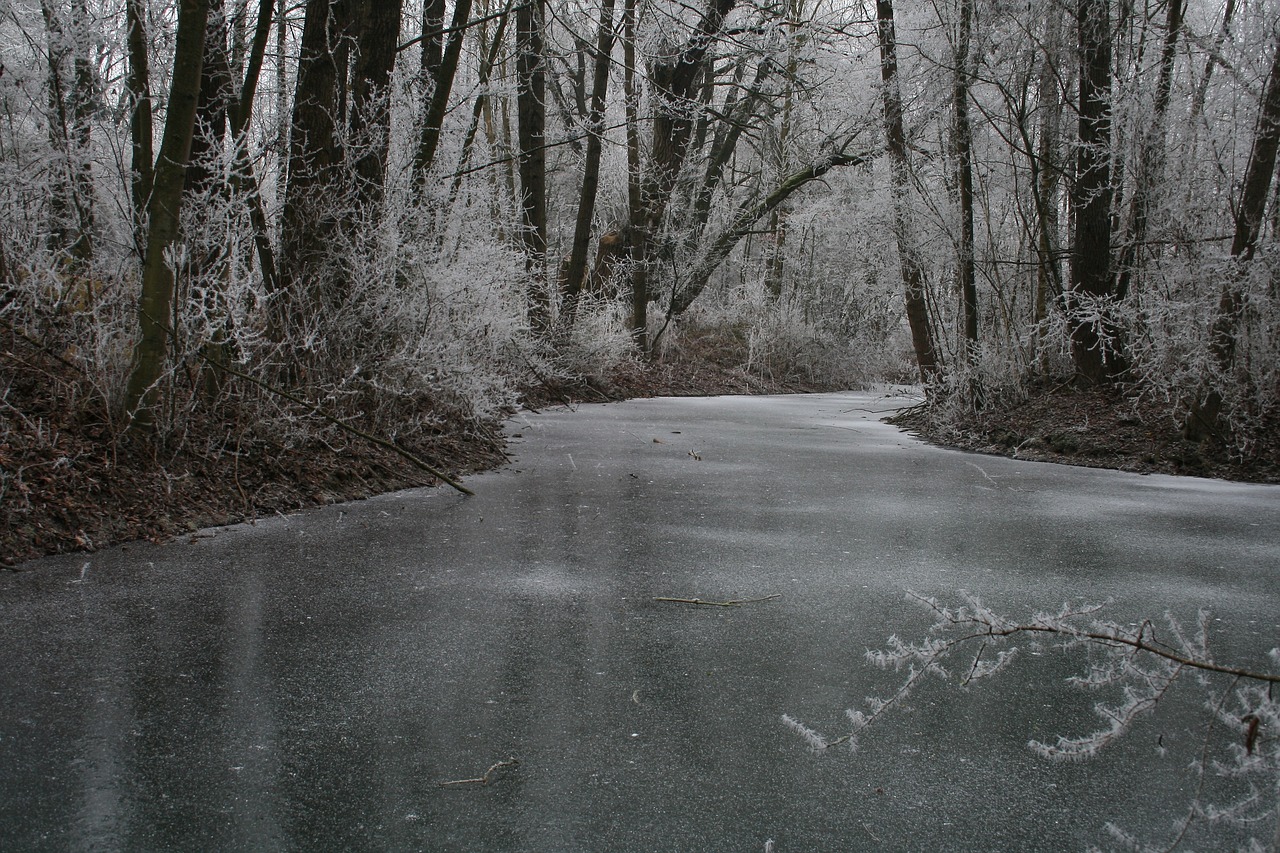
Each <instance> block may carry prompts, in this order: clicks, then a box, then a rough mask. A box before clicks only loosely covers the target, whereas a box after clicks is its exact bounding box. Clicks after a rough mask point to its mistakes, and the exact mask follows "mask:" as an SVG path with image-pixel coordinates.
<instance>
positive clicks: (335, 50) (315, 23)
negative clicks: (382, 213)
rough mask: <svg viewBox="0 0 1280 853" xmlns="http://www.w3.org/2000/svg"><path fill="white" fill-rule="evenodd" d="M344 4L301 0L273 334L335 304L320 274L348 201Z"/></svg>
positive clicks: (333, 291) (333, 288) (333, 286)
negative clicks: (342, 138) (343, 135)
mask: <svg viewBox="0 0 1280 853" xmlns="http://www.w3.org/2000/svg"><path fill="white" fill-rule="evenodd" d="M346 13H347V5H346V2H345V0H307V8H306V17H305V19H304V21H303V27H302V47H301V53H300V56H299V58H298V78H297V85H296V89H295V95H294V102H293V119H292V122H291V125H290V134H289V177H288V183H287V185H286V189H285V199H284V210H283V212H282V214H281V235H280V254H281V265H282V267H283V269H282V270H281V273H282V275H283V276H284V277H286V278H287V282H288V283H287V284H284V283H283V282H282V284H284V286H283V287H282V289H281V291H280V292H279V293H278V294H277V303H278V304H277V306H276V310H275V312H274V314H275V316H274V317H273V321H274V322H273V328H272V332H271V337H272V338H273V339H275V340H277V341H280V340H283V336H284V333H285V329H286V328H287V326H288V324H289V323H290V322H292V321H295V320H298V319H300V318H301V314H300V312H302V311H303V310H304V306H305V305H306V303H307V302H308V301H309V302H312V303H317V304H318V303H320V302H322V301H324V300H327V299H337V298H338V297H339V296H340V294H339V293H338V292H337V287H338V285H337V282H335V281H332V280H330V279H331V278H332V276H331V275H329V273H328V271H327V270H326V266H327V265H328V262H329V261H330V260H331V257H330V256H331V252H332V250H333V249H334V248H335V246H336V243H337V239H336V238H337V237H338V235H339V225H340V223H341V219H342V216H343V215H344V211H345V210H346V208H347V206H348V205H349V204H350V201H351V200H350V198H348V193H347V192H346V191H345V187H344V184H345V182H344V181H343V180H342V152H341V151H340V150H339V146H338V127H337V124H336V122H337V121H339V120H340V118H339V117H340V116H341V115H342V112H341V104H340V99H339V91H338V90H339V84H340V76H341V75H340V67H342V66H343V65H344V64H345V63H344V62H343V61H342V60H341V57H340V55H339V54H340V48H341V45H342V44H343V43H344V42H345V40H346V38H347V35H348V30H349V27H348V21H347V18H346Z"/></svg>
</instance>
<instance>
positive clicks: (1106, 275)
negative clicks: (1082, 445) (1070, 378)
mask: <svg viewBox="0 0 1280 853" xmlns="http://www.w3.org/2000/svg"><path fill="white" fill-rule="evenodd" d="M1076 25H1077V34H1078V37H1079V41H1078V45H1079V56H1080V84H1079V102H1078V109H1079V123H1078V135H1077V149H1076V175H1075V183H1074V185H1073V186H1072V188H1071V206H1072V212H1073V214H1074V217H1075V233H1074V236H1073V239H1072V247H1071V293H1070V294H1069V298H1068V305H1067V307H1068V312H1069V314H1070V317H1069V322H1070V328H1071V357H1072V360H1073V361H1074V362H1075V367H1076V372H1077V374H1078V375H1079V376H1080V377H1081V378H1082V379H1083V380H1085V381H1086V382H1091V383H1098V382H1105V381H1107V380H1109V379H1112V378H1114V377H1115V376H1117V375H1118V374H1119V373H1120V372H1122V371H1123V369H1124V359H1123V354H1122V353H1121V352H1118V351H1117V350H1116V347H1115V345H1114V342H1113V341H1114V335H1115V334H1116V330H1115V327H1114V323H1113V322H1112V319H1111V304H1112V296H1113V279H1112V275H1111V273H1112V266H1111V238H1112V219H1111V202H1112V195H1113V190H1112V185H1111V8H1110V2H1109V0H1077V3H1076ZM1107 338H1112V340H1111V341H1109V340H1107Z"/></svg>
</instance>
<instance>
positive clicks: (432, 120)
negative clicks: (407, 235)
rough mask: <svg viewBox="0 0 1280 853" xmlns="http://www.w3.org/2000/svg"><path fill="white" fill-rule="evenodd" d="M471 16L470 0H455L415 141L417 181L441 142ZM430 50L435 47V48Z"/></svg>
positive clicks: (429, 163)
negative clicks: (429, 96)
mask: <svg viewBox="0 0 1280 853" xmlns="http://www.w3.org/2000/svg"><path fill="white" fill-rule="evenodd" d="M375 2H376V0H375ZM470 16H471V0H455V3H454V7H453V23H452V24H451V25H450V29H451V30H452V31H453V32H451V33H450V34H449V42H448V44H447V45H446V46H445V48H444V53H443V55H442V57H441V59H440V63H439V66H438V68H437V70H436V73H435V75H434V76H433V77H432V83H433V85H432V87H431V99H430V100H429V101H428V102H427V108H426V112H425V114H424V116H423V119H422V135H421V137H420V138H419V140H418V153H417V155H416V156H415V157H414V161H413V170H414V175H415V176H416V177H417V180H418V181H423V180H425V178H426V175H427V172H428V171H429V170H430V169H431V164H432V163H433V162H435V157H436V148H437V146H439V144H440V132H441V129H442V127H443V125H444V115H445V112H447V111H448V108H449V94H450V92H452V91H453V78H454V77H455V76H457V73H458V60H459V57H461V56H462V40H463V37H464V36H465V35H466V24H467V19H468V18H470ZM432 49H433V50H434V47H433V48H432ZM425 51H426V47H425V46H424V54H423V56H424V59H423V61H424V63H425V62H426V53H425ZM433 62H434V57H433Z"/></svg>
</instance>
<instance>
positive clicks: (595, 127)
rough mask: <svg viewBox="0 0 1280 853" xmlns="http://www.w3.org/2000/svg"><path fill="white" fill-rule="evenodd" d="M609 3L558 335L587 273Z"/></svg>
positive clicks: (569, 322) (609, 38)
mask: <svg viewBox="0 0 1280 853" xmlns="http://www.w3.org/2000/svg"><path fill="white" fill-rule="evenodd" d="M613 7H614V0H601V3H600V32H599V35H598V36H597V37H596V51H595V52H596V56H595V73H594V75H593V77H592V82H591V106H590V110H589V112H588V113H587V133H588V136H587V153H586V160H585V162H584V163H583V167H582V193H581V195H580V196H579V199H578V218H577V221H576V222H575V223H574V228H573V246H572V248H571V249H570V251H569V263H568V265H567V269H566V271H565V275H564V278H563V281H562V284H561V286H562V288H563V293H564V307H563V310H562V312H561V335H562V336H563V337H564V338H566V339H567V338H568V335H569V333H570V331H572V329H573V322H574V319H575V317H576V314H577V309H578V298H579V296H580V295H581V293H582V282H583V279H584V278H585V277H586V274H587V244H588V243H590V242H591V223H592V221H593V219H594V218H595V210H596V190H597V189H598V187H599V185H600V149H601V144H602V143H601V137H602V135H603V133H604V106H605V103H604V102H605V96H606V94H607V93H608V89H609V65H610V63H611V62H612V61H613V57H612V53H613Z"/></svg>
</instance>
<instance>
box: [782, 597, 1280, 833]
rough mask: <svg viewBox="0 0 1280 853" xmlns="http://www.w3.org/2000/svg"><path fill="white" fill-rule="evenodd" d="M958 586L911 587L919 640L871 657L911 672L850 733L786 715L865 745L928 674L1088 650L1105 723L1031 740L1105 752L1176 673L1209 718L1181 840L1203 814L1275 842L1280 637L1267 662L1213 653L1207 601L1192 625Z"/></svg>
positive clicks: (1076, 680)
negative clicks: (1009, 608) (1020, 609)
mask: <svg viewBox="0 0 1280 853" xmlns="http://www.w3.org/2000/svg"><path fill="white" fill-rule="evenodd" d="M960 596H961V601H960V603H959V604H955V605H951V604H944V603H942V602H940V601H938V600H937V599H934V598H930V597H927V596H922V595H919V594H917V593H908V597H909V598H910V599H911V600H912V601H915V602H917V603H919V604H920V605H921V606H923V607H924V608H925V609H926V610H927V611H928V612H929V613H930V615H931V616H932V617H933V626H932V627H931V629H930V630H929V632H928V633H927V634H926V636H924V637H923V638H922V639H920V640H915V641H908V640H904V639H901V638H900V637H897V636H892V637H890V638H889V639H888V641H887V644H886V646H885V648H883V649H876V650H870V651H868V652H867V653H866V659H867V661H868V662H869V663H871V664H872V665H874V666H877V667H879V668H881V669H888V670H893V671H895V672H899V673H903V678H902V680H901V682H900V683H899V685H898V687H897V688H896V689H895V690H894V691H893V692H891V693H890V694H889V695H887V696H871V697H868V698H867V699H866V706H865V709H849V710H848V711H846V712H845V714H846V717H847V718H848V727H847V730H846V731H845V733H844V734H842V735H839V736H837V737H827V736H826V735H823V734H821V733H820V732H818V731H816V730H814V729H812V728H810V727H809V726H808V725H806V724H805V723H803V722H801V721H799V720H797V719H795V718H793V717H791V716H784V717H783V718H782V720H783V723H784V724H785V725H786V726H787V727H788V728H790V729H791V730H792V731H793V732H795V733H796V734H797V735H798V736H799V737H801V738H802V739H803V740H804V741H805V742H806V743H808V744H809V746H810V747H811V748H812V749H814V750H826V749H829V748H831V747H833V746H838V745H842V744H844V745H847V746H848V747H849V748H850V749H857V746H858V742H859V738H862V737H865V736H867V735H866V733H867V731H868V729H869V728H870V727H871V726H872V724H874V723H877V722H879V721H880V720H881V719H882V718H884V717H885V716H887V715H888V714H889V713H890V712H892V711H895V710H898V709H901V708H903V707H904V706H905V705H906V704H907V703H908V701H909V700H910V698H911V696H912V694H913V693H914V692H915V691H916V690H917V689H918V688H919V687H920V686H921V685H922V684H923V683H924V682H926V681H929V680H935V681H939V682H942V683H944V684H948V685H952V686H955V687H960V688H962V689H967V688H969V687H970V686H971V685H973V684H975V683H976V682H980V681H982V680H984V679H988V678H991V677H993V676H995V675H997V674H999V673H1000V672H1002V671H1004V670H1005V669H1007V668H1009V667H1010V666H1013V665H1015V664H1017V662H1018V660H1019V659H1020V657H1021V656H1022V654H1023V651H1024V650H1026V651H1030V652H1035V651H1036V650H1037V649H1038V648H1040V647H1041V646H1043V645H1049V644H1051V645H1053V646H1056V647H1057V648H1059V649H1062V650H1065V651H1067V652H1075V653H1079V654H1082V655H1083V656H1084V657H1085V658H1086V663H1085V665H1084V667H1083V669H1082V671H1081V672H1080V673H1079V674H1078V675H1075V676H1072V677H1071V678H1070V679H1069V682H1070V683H1071V684H1072V685H1074V686H1076V687H1079V688H1082V689H1084V690H1088V691H1091V692H1101V693H1104V694H1106V695H1107V697H1108V698H1105V699H1103V700H1102V701H1099V702H1097V703H1096V704H1095V705H1094V712H1095V713H1096V714H1097V715H1098V717H1099V718H1101V720H1102V721H1103V724H1102V725H1101V726H1100V727H1099V728H1098V729H1096V730H1095V731H1092V732H1087V733H1084V734H1070V735H1066V734H1064V735H1059V736H1057V737H1056V738H1054V739H1052V740H1051V741H1048V742H1045V741H1038V740H1032V741H1030V742H1029V743H1028V747H1029V748H1030V749H1031V750H1033V751H1034V752H1035V753H1036V754H1038V755H1040V756H1042V757H1044V758H1046V759H1050V760H1056V761H1084V760H1089V759H1092V758H1095V757H1096V756H1097V755H1098V754H1099V753H1100V752H1101V751H1102V750H1104V749H1106V748H1107V747H1108V746H1110V745H1111V744H1113V743H1115V742H1116V741H1117V740H1118V739H1120V738H1121V737H1123V736H1124V735H1125V734H1126V733H1127V732H1128V731H1129V730H1130V729H1131V727H1132V726H1133V725H1134V723H1135V722H1136V721H1137V720H1139V719H1140V718H1142V717H1144V716H1146V715H1149V714H1154V713H1157V712H1158V711H1159V710H1160V707H1161V701H1162V700H1163V699H1164V698H1165V697H1166V696H1167V695H1168V693H1169V691H1170V689H1171V688H1172V687H1173V686H1174V684H1175V683H1185V682H1190V683H1191V684H1193V685H1194V686H1195V687H1196V688H1198V689H1199V690H1200V691H1201V693H1202V699H1203V707H1204V709H1205V711H1204V713H1205V715H1206V717H1207V718H1208V721H1209V724H1210V729H1209V734H1207V735H1206V739H1205V741H1204V746H1203V749H1202V750H1201V751H1200V752H1199V753H1198V755H1197V757H1196V759H1195V760H1194V765H1193V769H1194V771H1195V773H1196V774H1197V776H1198V777H1199V780H1200V781H1199V783H1198V788H1197V791H1196V796H1195V799H1194V801H1193V802H1192V803H1191V804H1190V805H1189V807H1188V809H1187V811H1186V814H1185V816H1184V817H1183V818H1182V819H1181V820H1180V821H1179V823H1178V825H1177V827H1176V828H1175V838H1174V839H1173V846H1177V844H1178V843H1179V842H1180V840H1181V838H1182V837H1183V836H1184V835H1185V834H1186V832H1187V830H1188V828H1189V827H1190V826H1191V824H1192V823H1193V822H1205V823H1207V824H1209V825H1210V827H1212V825H1214V824H1217V823H1230V824H1234V825H1238V826H1243V827H1246V828H1247V829H1248V831H1249V832H1250V833H1252V834H1253V836H1254V838H1253V840H1252V841H1251V842H1250V843H1251V845H1252V847H1251V848H1250V849H1266V848H1268V847H1269V846H1270V847H1271V848H1272V849H1274V846H1275V845H1276V843H1277V841H1280V737H1277V735H1276V733H1277V731H1280V697H1277V695H1276V691H1277V687H1278V686H1280V649H1272V650H1271V652H1270V655H1269V665H1268V666H1267V667H1266V668H1263V669H1252V670H1251V669H1246V668H1241V667H1236V666H1231V665H1227V664H1222V663H1218V662H1217V661H1215V660H1214V657H1213V655H1212V653H1211V651H1210V648H1209V639H1210V638H1209V630H1208V626H1209V618H1208V616H1207V614H1205V613H1204V612H1201V613H1200V614H1199V615H1198V617H1197V620H1196V622H1195V624H1194V626H1192V627H1190V628H1188V627H1186V626H1184V625H1182V624H1181V623H1180V622H1179V621H1178V620H1177V619H1176V618H1175V617H1174V616H1173V615H1172V614H1166V616H1165V618H1164V625H1163V627H1157V625H1156V624H1155V623H1153V622H1152V621H1150V620H1147V621H1144V622H1141V623H1139V624H1136V625H1121V624H1119V623H1116V622H1110V621H1106V620H1104V619H1102V618H1101V617H1100V613H1101V610H1102V607H1101V606H1099V605H1080V604H1064V605H1063V606H1062V607H1061V608H1060V609H1058V610H1056V611H1040V612H1036V613H1033V614H1031V615H1030V616H1029V617H1028V618H1026V619H1014V618H1011V617H1009V616H1005V615H1002V614H1000V613H997V612H996V611H994V610H993V609H991V608H990V607H988V606H987V605H985V604H984V603H983V602H982V601H981V600H980V599H979V598H977V597H976V596H972V595H969V594H967V593H963V592H962V593H961V594H960ZM1109 829H1110V830H1111V832H1112V834H1113V835H1114V836H1115V838H1116V840H1118V841H1120V842H1121V843H1123V844H1125V845H1126V846H1128V847H1130V848H1131V849H1138V850H1146V849H1148V848H1147V847H1146V846H1145V845H1143V844H1142V843H1140V842H1139V841H1138V840H1136V839H1134V838H1132V837H1131V836H1129V835H1127V834H1126V833H1125V832H1124V831H1123V830H1122V829H1120V828H1119V827H1115V826H1111V827H1109ZM1152 849H1172V847H1171V846H1168V845H1160V846H1159V847H1157V848H1152Z"/></svg>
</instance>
